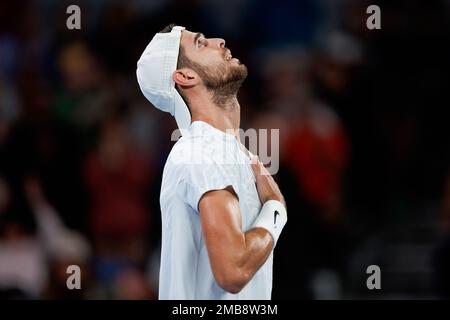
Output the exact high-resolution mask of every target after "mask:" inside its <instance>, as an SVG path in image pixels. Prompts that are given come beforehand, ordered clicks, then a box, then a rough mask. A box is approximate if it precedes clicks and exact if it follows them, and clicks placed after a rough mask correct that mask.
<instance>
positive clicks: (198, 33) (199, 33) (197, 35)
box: [194, 32, 205, 46]
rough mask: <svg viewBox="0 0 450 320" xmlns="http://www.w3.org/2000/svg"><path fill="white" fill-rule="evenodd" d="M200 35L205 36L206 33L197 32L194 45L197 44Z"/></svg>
mask: <svg viewBox="0 0 450 320" xmlns="http://www.w3.org/2000/svg"><path fill="white" fill-rule="evenodd" d="M200 37H203V38H204V37H205V35H204V34H203V33H201V32H197V33H196V34H195V37H194V46H195V44H196V43H197V40H198V38H200Z"/></svg>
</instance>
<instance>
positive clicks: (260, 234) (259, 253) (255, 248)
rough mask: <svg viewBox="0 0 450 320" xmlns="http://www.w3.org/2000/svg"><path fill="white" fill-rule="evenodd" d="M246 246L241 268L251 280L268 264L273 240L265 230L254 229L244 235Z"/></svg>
mask: <svg viewBox="0 0 450 320" xmlns="http://www.w3.org/2000/svg"><path fill="white" fill-rule="evenodd" d="M244 238H245V244H244V249H243V254H242V258H241V261H240V264H239V268H241V269H242V270H245V273H246V274H247V275H248V280H250V279H251V278H252V277H253V275H254V274H255V273H256V271H258V270H259V268H261V266H262V265H263V264H264V263H265V262H266V260H267V258H268V257H269V255H270V253H271V252H272V249H273V238H272V236H271V235H270V233H269V232H268V231H267V230H265V229H263V228H253V229H251V230H249V231H247V232H246V233H245V234H244Z"/></svg>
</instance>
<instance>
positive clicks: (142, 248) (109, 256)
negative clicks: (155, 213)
mask: <svg viewBox="0 0 450 320" xmlns="http://www.w3.org/2000/svg"><path fill="white" fill-rule="evenodd" d="M127 138H128V137H127V134H126V131H125V127H124V123H123V120H122V119H121V118H118V117H112V118H107V119H106V120H105V121H103V122H102V123H101V125H100V134H99V140H98V144H97V146H96V147H95V149H94V150H93V151H92V152H91V153H89V154H88V155H87V157H86V160H85V167H84V177H85V181H86V185H87V187H88V190H89V193H90V198H91V201H90V202H91V206H90V230H91V235H92V239H93V241H94V248H95V251H96V256H97V258H96V267H95V268H96V272H97V273H98V274H97V276H99V279H100V281H102V282H103V283H105V284H108V285H111V283H112V281H113V279H115V278H116V276H119V275H120V274H121V273H122V272H124V270H128V269H129V268H133V267H143V264H144V263H145V259H146V257H147V254H148V252H147V250H148V246H147V237H148V231H149V227H150V222H151V221H150V215H149V211H148V207H147V202H146V191H147V188H148V185H149V182H150V178H151V176H150V170H149V167H148V164H147V162H145V159H144V158H142V157H141V156H140V154H139V153H138V152H137V151H136V150H135V149H134V148H133V147H132V145H131V144H130V143H129V141H128V139H127ZM132 279H133V278H132ZM125 281H126V280H125Z"/></svg>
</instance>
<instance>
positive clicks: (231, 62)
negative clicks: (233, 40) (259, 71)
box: [180, 30, 247, 90]
mask: <svg viewBox="0 0 450 320" xmlns="http://www.w3.org/2000/svg"><path fill="white" fill-rule="evenodd" d="M180 45H181V47H182V49H183V53H184V55H185V56H186V58H187V59H188V60H189V61H190V62H191V63H190V67H191V68H192V69H193V70H194V71H195V72H196V73H197V74H198V75H199V76H200V78H201V79H202V81H203V83H204V85H205V86H206V88H208V89H211V90H214V89H217V88H220V87H223V86H224V85H227V84H229V83H236V82H239V86H240V83H242V81H243V80H244V79H245V78H246V77H247V67H246V66H245V65H244V64H242V63H241V62H240V61H239V60H238V59H236V58H233V56H232V55H231V51H230V50H229V49H228V48H226V47H225V40H223V39H219V38H205V36H204V35H203V34H202V33H194V32H190V31H187V30H184V31H182V33H181V42H180Z"/></svg>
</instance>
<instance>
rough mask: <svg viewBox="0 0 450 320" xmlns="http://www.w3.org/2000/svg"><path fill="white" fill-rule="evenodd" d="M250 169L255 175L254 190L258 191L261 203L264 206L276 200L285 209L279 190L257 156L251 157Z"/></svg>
mask: <svg viewBox="0 0 450 320" xmlns="http://www.w3.org/2000/svg"><path fill="white" fill-rule="evenodd" d="M252 169H253V173H254V174H255V179H256V189H257V190H258V195H259V199H260V200H261V202H262V203H263V204H264V203H266V202H267V201H269V200H277V201H280V202H281V203H282V204H283V205H284V207H286V202H285V201H284V197H283V195H282V194H281V191H280V188H279V187H278V185H277V183H276V182H275V180H274V179H273V177H272V176H271V175H270V173H269V171H267V169H266V168H265V167H264V165H263V164H262V163H261V161H259V159H258V157H257V156H253V158H252Z"/></svg>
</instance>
